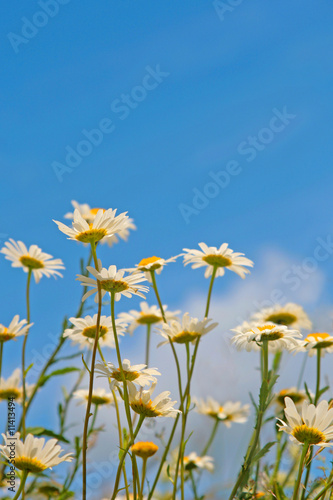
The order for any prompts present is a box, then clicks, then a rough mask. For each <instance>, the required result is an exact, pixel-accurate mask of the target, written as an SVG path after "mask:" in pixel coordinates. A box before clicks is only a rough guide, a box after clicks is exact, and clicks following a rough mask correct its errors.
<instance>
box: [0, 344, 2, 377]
mask: <svg viewBox="0 0 333 500" xmlns="http://www.w3.org/2000/svg"><path fill="white" fill-rule="evenodd" d="M2 356H3V342H0V379H1V373H2Z"/></svg>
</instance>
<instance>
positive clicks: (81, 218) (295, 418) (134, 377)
mask: <svg viewBox="0 0 333 500" xmlns="http://www.w3.org/2000/svg"><path fill="white" fill-rule="evenodd" d="M72 204H73V207H74V212H73V213H72V212H71V213H68V214H66V215H65V218H66V219H69V220H71V225H70V226H67V225H65V224H63V223H62V222H58V221H55V223H56V224H57V226H58V228H59V230H60V231H61V232H62V233H64V234H65V235H66V236H67V237H68V239H69V240H73V241H76V242H80V243H83V244H84V245H90V247H91V248H92V249H94V251H96V247H97V245H98V244H104V243H107V244H108V245H109V246H112V245H114V244H115V243H118V242H119V241H120V240H119V238H120V239H122V240H125V241H126V240H127V238H128V236H129V232H130V230H134V229H136V226H135V225H134V222H133V219H131V218H129V217H128V216H127V214H126V213H121V214H118V215H117V211H116V210H113V209H108V210H104V209H94V208H91V207H90V206H89V205H87V204H79V203H77V202H75V201H73V202H72ZM0 252H1V253H2V254H4V256H5V258H6V259H8V260H9V261H11V263H12V266H13V267H16V268H21V269H23V271H24V272H25V273H27V274H28V279H30V277H31V276H33V277H34V279H35V282H36V283H39V282H40V280H41V278H42V277H51V276H53V277H62V274H61V273H60V271H61V270H63V269H64V265H63V262H62V260H61V259H54V258H53V257H52V256H51V255H49V254H47V253H45V252H43V251H42V250H41V249H40V248H39V247H38V246H36V245H31V246H30V247H29V248H28V247H27V246H26V245H25V244H24V243H23V242H21V241H14V240H13V239H10V240H9V241H8V242H6V243H5V245H4V247H3V248H2V249H1V250H0ZM92 255H93V254H92ZM94 255H95V254H94ZM179 258H182V259H183V263H184V265H185V266H186V265H191V267H192V268H193V269H197V268H201V267H203V268H204V269H205V273H204V276H205V277H206V278H210V280H211V284H212V283H213V281H214V279H216V278H218V277H221V276H223V275H224V274H225V272H226V270H229V271H233V272H234V273H236V274H237V275H238V276H240V277H241V278H245V277H246V275H248V274H249V273H250V268H252V267H253V262H252V261H251V260H250V259H248V258H247V257H245V256H244V254H242V253H238V252H234V251H233V250H232V249H230V248H229V246H228V244H227V243H223V244H222V245H221V246H220V247H209V246H207V245H206V244H205V243H200V244H199V249H188V248H185V249H183V252H182V253H180V254H178V255H176V256H173V257H170V258H167V259H164V258H161V257H157V256H152V257H148V258H144V259H142V260H141V261H140V262H139V263H138V264H137V265H136V266H135V267H132V268H126V269H117V267H116V266H115V265H110V266H109V267H103V265H102V262H101V261H100V260H98V259H97V257H96V258H95V259H94V264H95V265H94V266H92V265H88V266H87V267H86V272H85V273H84V274H80V275H78V277H77V280H78V281H79V283H80V284H81V285H82V287H83V289H84V292H83V296H82V302H83V303H84V302H85V301H86V300H87V299H88V298H90V297H94V300H95V302H96V303H98V304H99V313H96V314H93V315H85V316H83V315H82V316H81V315H80V316H77V317H70V318H69V322H70V325H69V326H68V327H67V328H65V330H64V332H63V339H69V340H70V341H71V342H72V344H73V345H75V346H77V348H78V349H79V350H80V351H82V352H83V354H87V353H88V357H89V355H91V354H92V353H93V356H95V355H96V353H97V350H96V347H97V346H98V352H99V354H100V359H99V360H97V361H96V363H95V364H93V365H92V367H91V369H90V370H89V369H88V371H89V373H90V376H92V379H94V376H95V377H96V379H97V378H101V377H102V378H105V379H106V380H107V383H108V388H109V389H108V390H106V389H102V388H97V387H95V386H94V387H92V388H91V387H90V388H89V389H86V388H78V389H77V390H76V391H75V392H74V393H73V397H74V398H75V399H76V400H77V401H78V403H79V404H81V405H85V406H86V407H87V408H88V409H87V411H89V408H90V406H89V405H93V407H94V408H95V411H97V409H98V408H99V407H100V406H102V405H105V406H107V405H113V406H118V404H119V403H122V402H123V401H125V402H126V401H127V399H126V398H128V405H129V407H130V408H131V410H132V411H133V412H134V413H135V414H137V415H139V416H140V419H141V418H156V417H171V418H173V419H176V420H177V419H178V417H179V416H180V414H181V413H182V411H184V408H183V407H182V405H178V408H177V407H176V405H177V401H175V400H172V398H171V397H170V392H169V391H164V392H161V393H160V394H158V395H157V396H156V395H155V389H156V386H157V384H158V377H159V376H160V375H161V374H160V372H159V371H158V369H157V368H156V367H150V366H149V363H148V355H147V356H146V363H145V364H135V365H132V364H131V362H130V360H128V359H125V358H124V359H120V358H119V357H117V358H116V357H115V359H117V360H118V362H117V363H115V362H111V361H108V360H105V358H104V356H103V355H102V353H103V352H105V349H106V348H109V349H113V350H116V351H117V355H118V354H119V341H120V340H121V337H124V336H125V335H127V334H129V335H132V334H133V333H134V331H135V330H136V329H137V328H138V327H140V326H145V327H147V329H148V331H149V333H150V329H151V328H152V327H153V328H154V331H155V332H156V333H157V334H158V335H160V337H161V342H160V344H159V346H163V345H171V346H172V348H173V349H175V345H176V344H184V345H185V346H186V348H187V349H190V347H191V346H195V349H196V348H197V346H198V343H199V340H200V339H201V338H202V337H204V336H205V335H206V334H208V333H209V332H211V331H212V330H213V329H215V328H216V327H217V323H216V322H213V321H212V319H211V318H209V317H206V316H205V317H201V318H194V317H191V316H190V315H189V314H188V313H185V314H183V315H182V316H181V312H180V311H179V310H176V311H170V310H169V309H168V307H167V306H166V305H162V303H161V302H160V299H159V296H158V295H157V293H156V297H157V299H158V301H159V306H156V305H151V306H149V305H148V304H147V302H145V301H142V302H141V303H140V308H139V310H133V309H131V310H130V311H129V312H120V313H119V314H118V316H117V317H116V318H113V317H112V315H111V316H108V315H101V312H100V311H101V307H102V305H103V304H105V301H106V299H110V298H111V304H112V301H116V302H118V301H120V300H121V299H122V298H123V297H126V298H131V297H132V296H138V297H141V298H143V299H146V294H147V293H148V291H149V290H150V288H154V290H155V292H156V274H157V275H159V274H160V273H161V272H162V270H163V269H164V267H165V266H166V265H168V264H171V263H175V262H176V261H177V259H179ZM90 263H91V262H90ZM210 292H211V289H210ZM102 301H103V302H102ZM93 307H96V306H93ZM81 310H83V307H82V309H81ZM206 314H207V316H208V313H206ZM27 317H28V318H29V316H27ZM29 321H30V320H29ZM32 325H33V323H31V322H28V320H27V319H21V320H20V318H19V316H18V315H15V316H14V318H13V319H12V321H11V322H10V323H9V325H8V326H4V325H2V324H0V348H1V354H0V356H1V360H0V376H1V366H2V359H3V351H4V345H5V344H6V343H7V342H10V341H12V340H17V339H18V338H19V337H22V338H24V347H23V349H24V348H25V344H26V340H27V337H28V334H29V331H30V328H31V327H32ZM311 328H312V324H311V321H310V319H309V318H308V316H307V314H306V313H305V312H304V310H303V309H302V307H301V306H299V305H297V304H293V303H288V304H286V305H284V306H280V305H274V306H272V307H270V308H265V309H263V310H261V311H259V312H256V313H255V314H253V315H252V317H251V318H250V319H249V321H246V322H244V323H243V324H242V325H240V326H238V327H237V328H235V329H234V330H233V335H232V337H231V343H232V344H233V345H234V346H235V347H236V349H238V350H241V349H244V350H246V351H252V350H254V351H259V352H260V351H261V349H262V348H263V347H265V349H267V350H268V353H272V354H276V353H280V352H282V351H289V352H292V353H298V352H307V353H308V354H309V356H313V355H315V354H316V355H317V356H319V358H320V357H321V356H323V355H324V354H325V353H326V352H328V353H330V352H333V336H332V335H331V334H329V333H323V332H321V333H319V332H317V333H310V334H308V335H307V336H306V337H303V334H302V331H303V330H308V331H311ZM107 357H108V356H106V358H107ZM89 359H90V358H89ZM93 359H94V357H93ZM24 368H25V366H24V364H23V366H22V367H21V369H20V368H17V369H15V371H14V372H13V373H12V374H11V375H10V376H9V378H7V379H5V378H3V377H2V376H1V378H0V400H7V399H8V398H11V397H12V398H15V401H16V403H21V404H22V405H25V407H26V406H27V401H28V403H29V405H30V404H31V402H32V399H33V398H34V396H35V394H36V390H38V388H39V386H38V381H37V383H36V385H28V384H26V383H25V370H24ZM311 394H312V393H309V391H307V392H305V391H302V390H299V389H297V388H295V387H290V388H287V389H283V390H282V391H280V393H278V394H276V395H275V398H274V401H275V403H276V405H277V406H278V407H279V408H282V409H283V408H284V413H285V419H283V418H282V414H281V412H280V410H279V416H280V417H281V418H279V420H278V427H279V429H280V430H281V431H283V432H285V433H287V434H289V435H290V439H291V440H292V441H293V442H296V443H298V444H304V443H307V444H309V445H317V446H320V447H327V446H331V445H332V444H333V443H332V441H333V409H332V408H331V406H330V405H329V403H328V402H327V401H325V400H323V401H321V402H320V403H319V404H318V405H314V404H313V401H312V399H313V398H312V396H313V395H312V396H311ZM180 397H182V396H180ZM309 397H310V400H309ZM317 402H318V401H317ZM192 403H193V406H194V408H195V410H196V411H197V412H198V413H199V414H201V415H204V416H205V417H207V418H208V419H211V420H213V421H214V431H213V432H214V433H215V431H216V428H217V425H218V424H219V423H220V422H221V423H223V424H224V425H225V427H227V428H228V427H230V425H231V424H232V423H239V424H242V423H245V422H246V421H247V420H248V417H249V413H250V406H249V405H248V404H245V405H243V404H242V403H241V402H240V401H224V402H222V401H216V400H215V399H213V398H212V397H208V398H207V399H206V400H204V399H196V398H192ZM300 408H301V409H300ZM299 412H300V413H299ZM134 420H135V419H134ZM21 432H22V429H18V432H17V433H16V434H15V436H14V437H11V436H9V435H8V434H3V438H4V444H3V445H2V446H0V453H1V454H2V455H3V457H5V459H6V460H10V458H11V447H10V443H11V440H13V439H14V440H15V442H16V449H15V464H14V466H15V467H16V468H17V469H19V470H21V471H23V473H25V474H26V475H28V474H40V473H42V472H44V471H45V470H46V469H49V468H52V467H53V466H56V465H58V464H60V463H61V462H70V461H72V460H73V459H74V455H73V453H67V454H65V455H61V453H62V450H61V447H60V446H59V444H58V443H57V440H56V439H50V440H48V441H45V439H44V438H38V437H34V436H33V435H31V434H27V435H23V436H22V434H21ZM210 445H211V441H210V440H209V441H208V443H207V446H206V447H205V448H204V450H203V453H201V454H197V452H196V451H192V452H190V453H184V454H183V455H179V453H178V450H174V452H173V453H172V452H171V459H170V460H169V462H168V463H166V467H167V474H168V476H169V477H170V475H173V474H176V475H177V474H180V469H182V474H185V475H186V478H189V479H191V480H192V481H193V471H200V470H208V471H210V472H212V471H213V470H214V463H213V458H212V457H210V456H208V455H206V453H207V451H208V449H209V447H210ZM158 448H159V447H158V446H157V445H156V444H155V443H152V442H147V441H139V440H135V442H134V443H132V444H131V446H130V450H129V451H130V453H131V455H132V456H137V457H139V458H141V459H142V460H143V463H144V464H145V463H146V461H147V460H148V458H150V457H152V456H154V455H155V454H156V453H157V452H158ZM186 451H187V450H186ZM179 458H181V460H182V467H181V468H180V467H179ZM79 464H80V460H79V461H78V462H77V464H76V465H77V468H79ZM144 467H145V465H144ZM144 470H145V469H144ZM165 470H166V469H165V468H164V472H165ZM0 473H2V474H3V475H4V476H3V477H2V478H1V477H0V480H2V481H3V479H4V477H5V470H4V468H3V469H2V471H0ZM24 480H25V479H24V476H21V481H22V484H23V482H24ZM142 483H143V482H142ZM50 484H51V483H49V484H44V483H38V487H39V489H42V488H45V491H49V490H47V487H49V488H50V487H54V488H55V489H56V490H57V491H58V493H59V494H60V493H61V491H62V489H61V486H59V485H58V486H52V485H51V486H50ZM22 488H24V484H23V486H22ZM143 490H144V486H143V485H142V491H141V498H144V491H143ZM41 495H43V494H42V493H41ZM51 496H52V495H51ZM45 497H46V498H49V497H50V495H49V496H47V494H45ZM113 498H122V497H121V496H119V495H118V496H117V497H115V496H114V497H113ZM124 498H125V497H124ZM126 498H128V495H127V496H126ZM156 498H157V497H156Z"/></svg>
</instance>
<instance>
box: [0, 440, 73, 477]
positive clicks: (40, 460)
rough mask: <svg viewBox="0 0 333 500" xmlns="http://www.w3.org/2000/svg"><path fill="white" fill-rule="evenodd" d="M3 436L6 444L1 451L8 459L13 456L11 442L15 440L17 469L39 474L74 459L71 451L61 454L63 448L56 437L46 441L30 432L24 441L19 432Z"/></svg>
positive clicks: (0, 447) (1, 447) (0, 448)
mask: <svg viewBox="0 0 333 500" xmlns="http://www.w3.org/2000/svg"><path fill="white" fill-rule="evenodd" d="M2 437H3V439H4V441H5V444H4V445H1V446H0V453H1V455H3V456H4V457H5V458H6V459H9V458H10V456H11V450H10V447H11V442H13V441H14V440H15V463H14V464H13V465H14V466H15V467H16V468H17V469H20V470H23V471H28V472H32V473H35V474H37V473H39V472H43V471H44V470H46V469H51V468H52V467H54V466H55V465H58V464H60V463H61V462H71V461H72V454H71V453H67V454H66V455H62V456H60V453H61V452H62V451H63V450H62V449H61V447H60V446H59V445H58V444H57V443H58V441H57V440H56V439H50V440H49V441H47V442H46V443H45V439H44V438H36V437H34V436H33V435H32V434H28V435H27V437H26V438H25V441H24V442H22V441H21V440H20V439H19V438H20V433H19V432H17V433H16V434H15V436H10V437H8V438H7V437H6V435H5V434H2Z"/></svg>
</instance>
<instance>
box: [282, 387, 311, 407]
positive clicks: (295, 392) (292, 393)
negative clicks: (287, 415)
mask: <svg viewBox="0 0 333 500" xmlns="http://www.w3.org/2000/svg"><path fill="white" fill-rule="evenodd" d="M310 396H311V397H313V394H312V393H311V392H310ZM287 397H288V398H290V399H291V400H292V401H293V403H294V404H295V406H296V407H299V406H301V405H302V404H303V401H305V400H306V399H307V397H308V396H307V394H306V392H305V391H303V390H299V389H297V387H289V388H288V389H282V390H281V391H279V392H278V393H277V394H275V397H274V401H275V403H276V404H277V406H278V407H282V408H284V406H285V405H284V400H285V398H287Z"/></svg>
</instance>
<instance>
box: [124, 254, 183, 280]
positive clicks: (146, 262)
mask: <svg viewBox="0 0 333 500" xmlns="http://www.w3.org/2000/svg"><path fill="white" fill-rule="evenodd" d="M177 257H179V255H176V256H175V257H170V259H162V258H161V257H156V255H153V257H147V258H145V259H142V260H141V261H140V262H139V264H137V265H136V266H135V267H134V268H132V269H129V271H131V272H143V273H144V274H145V276H146V279H147V280H148V281H149V282H150V283H151V282H152V277H151V273H152V272H153V271H155V272H156V274H161V272H162V270H163V268H164V266H166V265H167V264H169V263H170V262H176V259H177Z"/></svg>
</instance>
